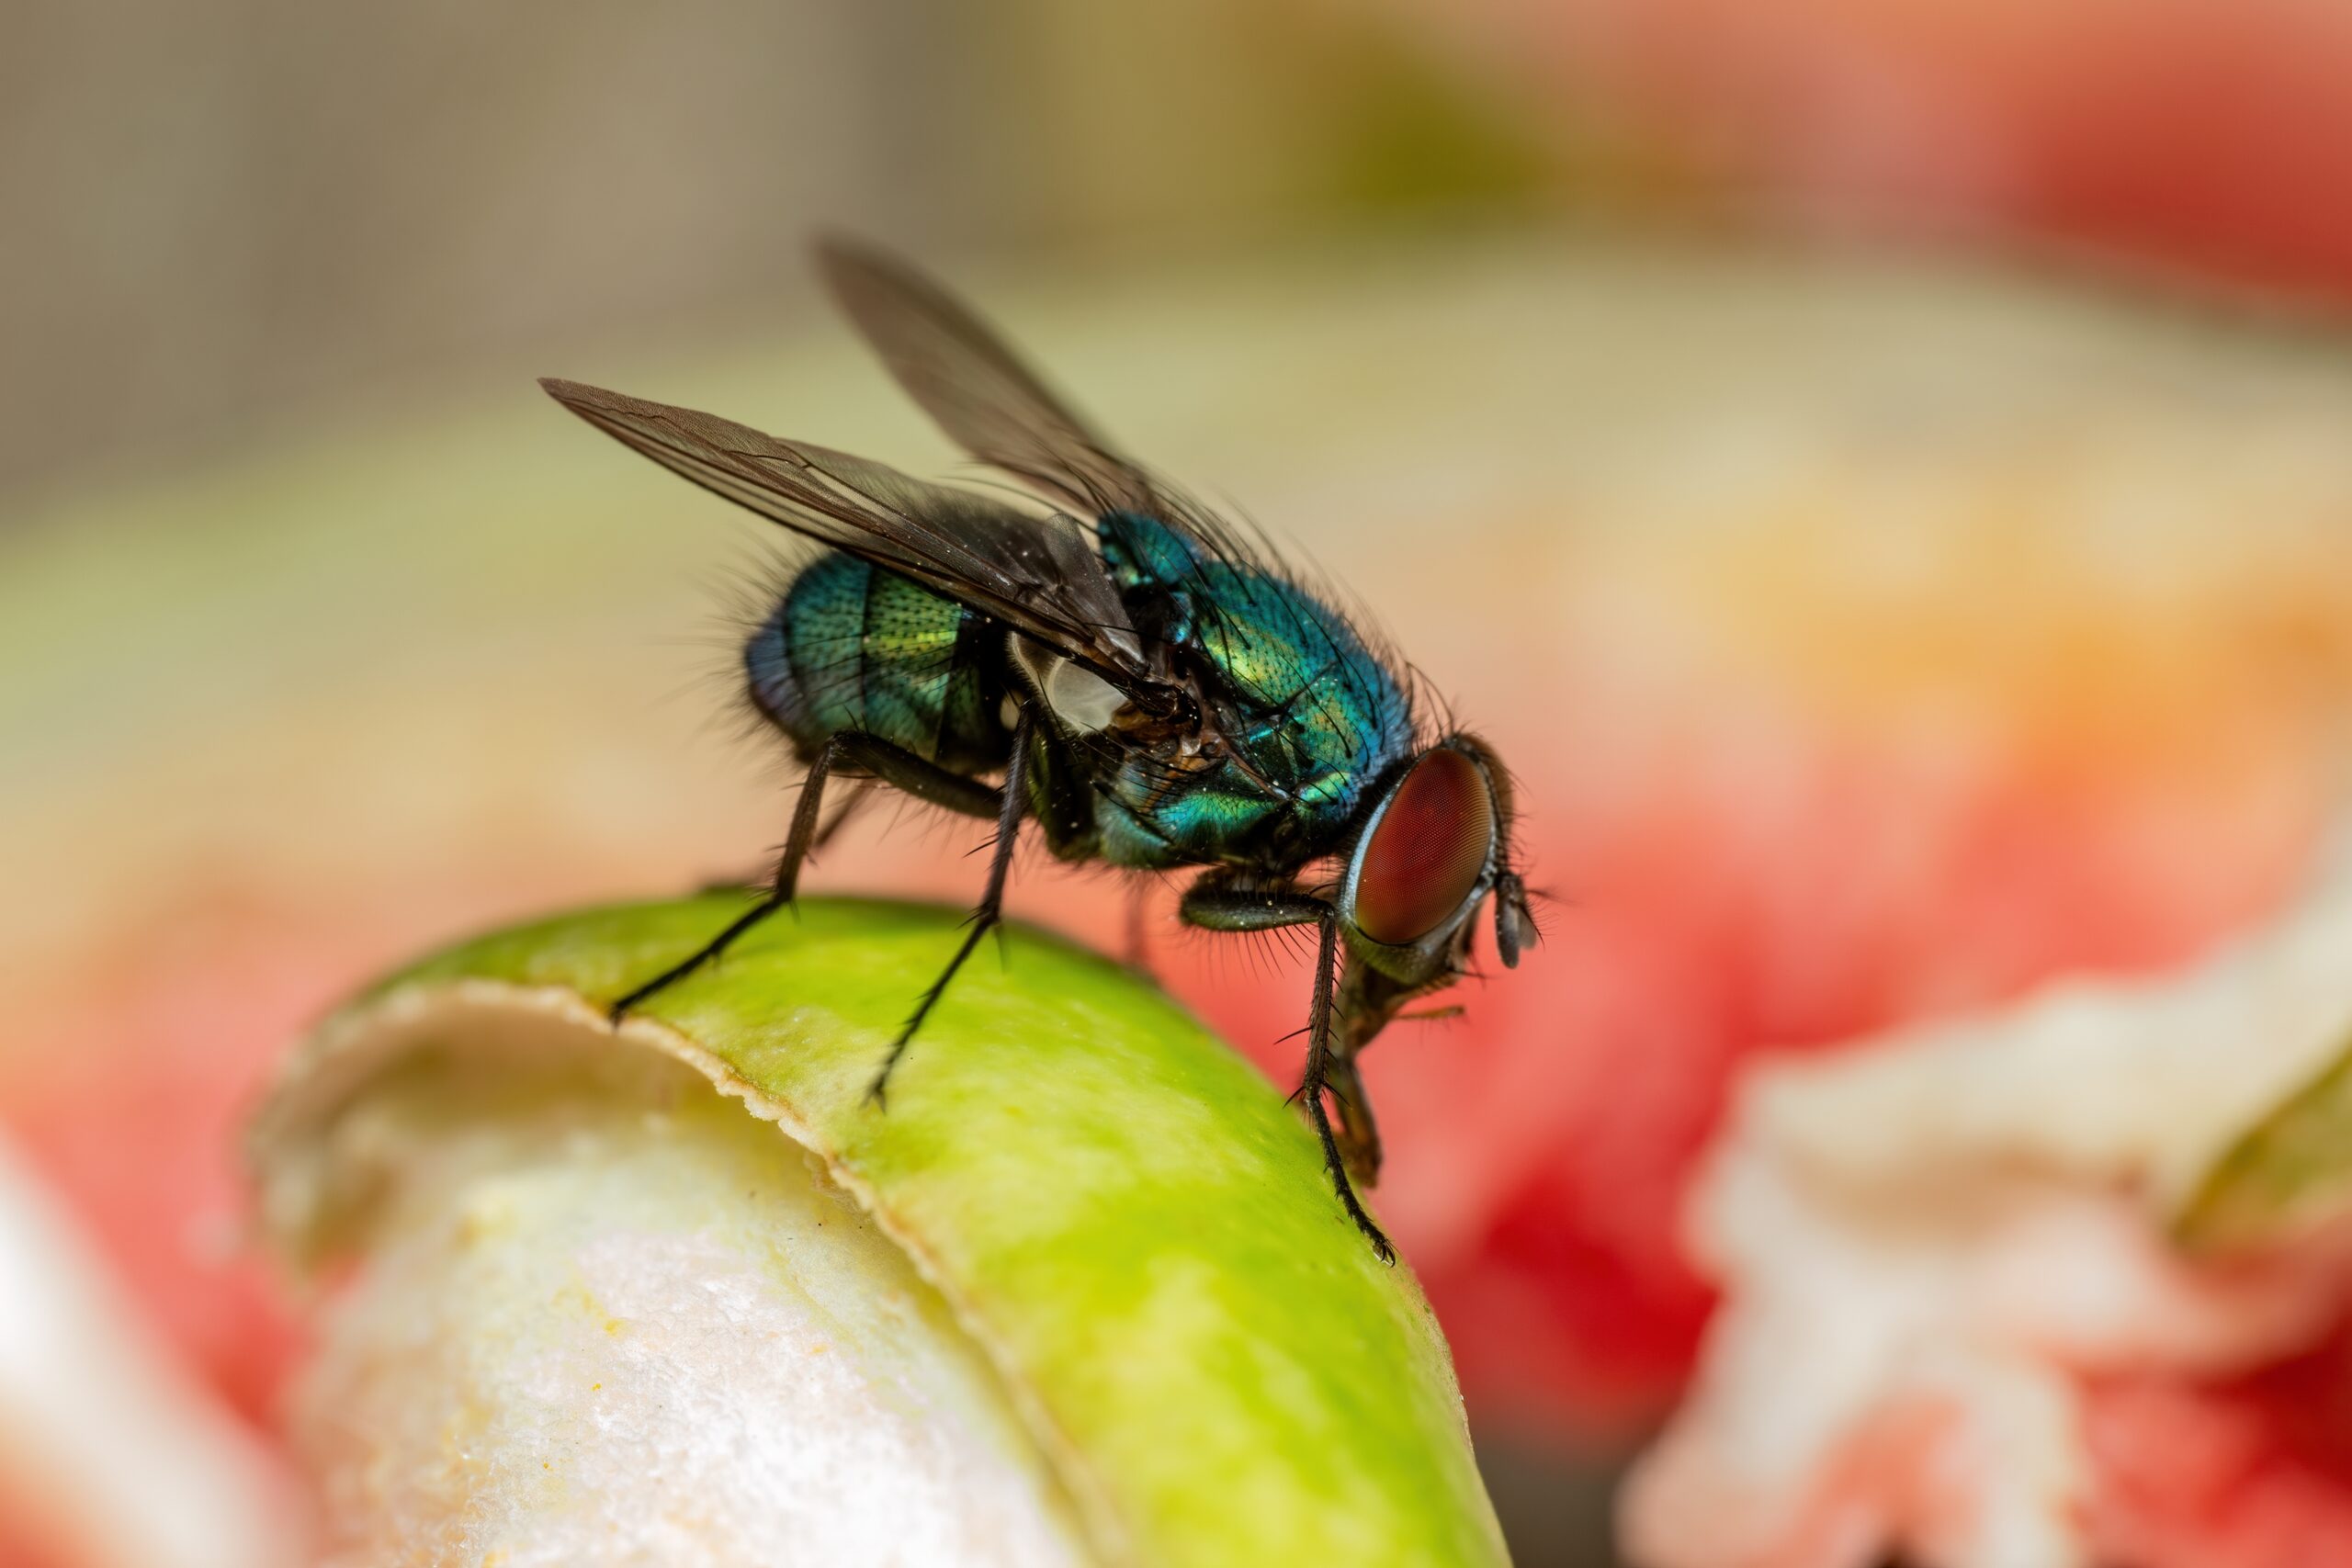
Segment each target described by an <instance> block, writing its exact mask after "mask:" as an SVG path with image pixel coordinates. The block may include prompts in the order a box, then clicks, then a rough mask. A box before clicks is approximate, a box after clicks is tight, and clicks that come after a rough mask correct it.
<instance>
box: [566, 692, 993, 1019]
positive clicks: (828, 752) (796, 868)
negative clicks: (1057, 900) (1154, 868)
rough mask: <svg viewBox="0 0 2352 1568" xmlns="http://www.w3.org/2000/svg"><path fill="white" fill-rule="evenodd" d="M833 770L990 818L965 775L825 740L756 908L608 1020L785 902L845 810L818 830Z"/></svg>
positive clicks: (868, 741)
mask: <svg viewBox="0 0 2352 1568" xmlns="http://www.w3.org/2000/svg"><path fill="white" fill-rule="evenodd" d="M841 766H849V767H854V768H860V769H863V770H864V771H865V772H866V773H871V774H872V775H873V776H874V777H875V778H876V779H878V780H880V781H881V782H883V783H885V784H894V785H896V786H897V787H899V789H902V790H905V791H906V792H907V793H908V794H910V795H914V796H916V797H917V798H919V799H922V800H926V801H929V802H930V803H931V804H933V805H934V806H942V807H946V808H947V809H948V810H950V811H960V812H962V813H964V814H965V815H966V816H971V817H991V816H994V815H996V811H997V792H996V791H995V790H993V789H990V788H989V786H988V785H986V784H980V783H978V782H976V781H975V780H972V779H967V778H965V777H964V776H963V775H961V774H960V773H949V772H948V771H947V770H946V769H944V768H942V767H940V766H939V765H937V764H936V763H933V762H927V761H923V759H922V758H921V757H918V756H916V755H915V754H914V753H913V752H911V751H909V750H906V749H905V748H903V747H899V746H893V745H892V744H890V742H888V741H887V740H883V739H877V738H876V737H875V736H871V735H864V734H860V733H858V732H856V731H854V730H848V731H843V732H842V733H841V734H838V735H835V736H832V737H831V738H830V739H827V740H826V742H825V743H824V745H822V746H820V747H819V748H818V749H817V755H816V756H815V757H814V758H813V759H811V760H810V761H809V776H808V778H807V780H806V781H805V782H804V783H803V784H801V786H800V802H799V804H798V805H797V806H796V807H794V808H793V812H792V830H791V832H790V833H788V834H787V835H786V838H785V841H784V853H783V854H782V856H780V857H779V858H778V859H777V861H776V863H775V875H773V876H772V877H770V878H769V879H768V890H767V892H765V893H764V894H763V895H762V896H761V897H760V901H759V902H758V903H756V904H753V905H752V907H751V908H748V909H746V910H744V911H743V912H742V913H741V914H740V915H738V916H736V917H735V918H734V919H732V920H729V922H728V923H727V925H726V927H725V928H724V929H723V930H721V931H719V933H718V935H717V936H714V937H712V938H711V939H710V940H709V941H708V942H705V943H703V945H702V946H701V947H700V948H699V949H697V950H696V951H695V952H694V953H691V954H690V955H688V956H687V957H685V958H684V959H682V960H680V961H679V962H678V963H676V964H672V965H671V966H670V967H669V968H667V969H664V970H663V971H662V973H661V974H659V975H656V976H653V978H651V979H650V980H648V981H646V982H645V984H643V985H641V986H639V987H637V988H636V989H635V990H632V991H630V992H629V993H628V995H627V996H624V997H622V998H620V999H619V1000H618V1001H616V1002H615V1003H614V1004H613V1005H612V1009H611V1014H612V1019H613V1021H614V1022H616V1023H618V1022H619V1021H621V1020H622V1019H623V1018H625V1017H627V1016H628V1012H629V1010H631V1009H632V1008H634V1007H636V1006H637V1005H638V1004H639V1002H642V1001H643V1000H645V999H646V998H648V997H650V996H653V995H654V994H656V993H657V992H660V991H664V990H667V989H668V988H669V987H672V986H673V985H675V984H677V983H678V982H679V981H680V980H683V979H684V978H685V977H686V976H689V975H691V974H693V973H694V972H695V970H697V969H700V968H701V967H703V965H705V964H708V963H710V962H711V961H712V960H713V959H715V958H717V957H718V955H719V954H720V953H725V952H726V951H727V950H728V948H729V947H731V946H733V945H734V943H735V942H736V939H738V938H739V937H741V935H742V934H743V933H744V932H745V931H750V930H751V929H752V927H753V926H756V925H758V924H759V923H760V922H761V921H762V920H764V919H767V918H768V917H769V916H770V915H773V914H775V912H776V911H777V910H778V909H781V908H785V907H786V906H787V905H789V904H790V903H791V902H792V900H793V897H794V895H795V894H796V893H797V891H798V888H799V886H800V867H801V864H802V863H803V862H805V861H806V860H807V859H808V858H809V851H810V849H812V848H813V847H815V845H816V844H817V843H818V842H820V840H822V839H824V838H828V837H831V832H832V829H835V828H838V827H839V826H840V825H841V820H842V817H843V816H846V815H847V814H848V813H847V809H846V808H845V809H844V810H843V811H842V813H841V814H839V815H837V816H836V817H835V818H833V820H832V821H831V823H829V824H826V825H825V827H824V830H823V831H822V832H821V833H820V830H819V823H820V816H819V813H820V810H821V808H822V807H823V804H824V798H825V781H826V779H827V778H828V777H829V776H830V775H831V773H832V772H833V770H834V769H835V768H836V767H841ZM859 783H860V784H861V786H863V785H865V783H866V781H865V780H860V781H859ZM861 793H863V790H862V789H861ZM855 804H856V798H855V797H853V798H852V800H851V801H850V805H851V806H853V807H854V805H855Z"/></svg>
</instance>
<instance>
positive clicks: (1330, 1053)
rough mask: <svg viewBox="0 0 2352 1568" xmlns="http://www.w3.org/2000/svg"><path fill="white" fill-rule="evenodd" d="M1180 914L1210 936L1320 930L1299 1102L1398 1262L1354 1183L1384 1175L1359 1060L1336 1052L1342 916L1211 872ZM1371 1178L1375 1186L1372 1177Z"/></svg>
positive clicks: (1362, 1220)
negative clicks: (1359, 1171) (1357, 1175)
mask: <svg viewBox="0 0 2352 1568" xmlns="http://www.w3.org/2000/svg"><path fill="white" fill-rule="evenodd" d="M1177 913H1178V915H1179V916H1180V917H1181V918H1182V919H1183V920H1184V922H1185V923H1186V924H1187V925H1193V926H1198V927H1199V928H1201V929H1202V930H1204V931H1273V930H1276V929H1278V928H1280V927H1283V926H1303V925H1310V924H1311V925H1313V926H1315V927H1317V930H1318V932H1319V936H1320V940H1319V941H1318V942H1317V943H1316V953H1315V1004H1314V1009H1313V1011H1312V1012H1310V1013H1309V1015H1308V1022H1307V1031H1306V1072H1305V1074H1304V1075H1302V1076H1301V1077H1300V1079H1299V1084H1298V1100H1299V1103H1300V1104H1301V1105H1302V1106H1304V1107H1305V1108H1306V1120H1307V1122H1308V1124H1309V1125H1311V1126H1312V1127H1313V1128H1314V1129H1315V1139H1316V1142H1317V1143H1318V1144H1320V1145H1322V1146H1323V1167H1324V1168H1325V1169H1326V1170H1328V1171H1329V1172H1330V1173H1331V1186H1332V1189H1333V1190H1335V1191H1337V1192H1338V1193H1339V1195H1340V1207H1341V1208H1343V1209H1345V1210H1347V1212H1348V1218H1350V1219H1351V1220H1353V1221H1354V1222H1355V1224H1356V1228H1357V1229H1358V1230H1360V1231H1362V1232H1363V1235H1364V1239H1365V1240H1366V1241H1369V1242H1370V1243H1372V1249H1373V1251H1374V1252H1375V1253H1376V1254H1378V1255H1379V1258H1380V1260H1381V1261H1382V1262H1383V1263H1394V1262H1396V1261H1397V1249H1396V1248H1395V1247H1391V1246H1389V1245H1388V1238H1387V1237H1386V1236H1385V1235H1381V1234H1380V1227H1379V1226H1378V1225H1376V1224H1373V1220H1372V1216H1371V1215H1370V1214H1369V1213H1365V1211H1364V1206H1363V1201H1361V1200H1360V1199H1358V1198H1357V1197H1356V1190H1355V1186H1354V1184H1353V1183H1352V1182H1351V1180H1350V1179H1349V1173H1350V1171H1351V1170H1352V1169H1354V1168H1357V1167H1358V1166H1362V1167H1363V1168H1365V1169H1366V1170H1368V1171H1376V1170H1378V1168H1379V1165H1380V1156H1379V1148H1380V1141H1379V1134H1378V1133H1377V1132H1376V1131H1375V1130H1374V1125H1373V1121H1372V1102H1371V1100H1367V1099H1366V1098H1365V1097H1364V1092H1363V1079H1362V1078H1361V1077H1358V1076H1357V1074H1356V1070H1355V1060H1354V1055H1353V1053H1352V1052H1347V1053H1344V1054H1343V1053H1342V1052H1340V1051H1338V1050H1335V1049H1334V1047H1333V1042H1332V1029H1333V1022H1334V1016H1333V1015H1334V1011H1335V1009H1334V1008H1333V1005H1332V1003H1333V993H1334V991H1335V990H1336V989H1337V985H1338V978H1339V969H1340V912H1339V910H1338V909H1337V908H1333V906H1332V904H1331V901H1330V900H1329V899H1328V898H1318V897H1315V896H1314V895H1312V894H1309V893H1301V892H1298V891H1297V890H1295V889H1294V888H1290V887H1284V886H1272V887H1248V886H1237V885H1235V884H1234V883H1232V882H1230V881H1228V880H1227V879H1225V878H1224V877H1221V876H1218V875H1217V874H1214V873H1212V874H1209V875H1207V876H1204V877H1202V878H1201V879H1200V880H1199V881H1197V882H1195V883H1193V886H1190V887H1188V888H1186V889H1185V890H1184V897H1183V899H1182V902H1181V903H1180V904H1179V905H1178V906H1177ZM1326 1089H1330V1090H1332V1091H1333V1094H1334V1097H1335V1098H1337V1099H1338V1100H1340V1122H1341V1126H1342V1128H1343V1129H1345V1130H1346V1131H1347V1133H1348V1137H1349V1142H1348V1146H1347V1148H1346V1150H1345V1151H1343V1150H1342V1148H1341V1145H1340V1135H1339V1134H1337V1133H1335V1132H1334V1131H1333V1129H1332V1126H1331V1113H1330V1111H1329V1108H1328V1107H1326V1106H1325V1104H1324V1103H1323V1094H1324V1091H1325V1090H1326ZM1351 1118H1352V1120H1351ZM1360 1139H1361V1140H1364V1141H1360ZM1368 1181H1369V1177H1367V1182H1368Z"/></svg>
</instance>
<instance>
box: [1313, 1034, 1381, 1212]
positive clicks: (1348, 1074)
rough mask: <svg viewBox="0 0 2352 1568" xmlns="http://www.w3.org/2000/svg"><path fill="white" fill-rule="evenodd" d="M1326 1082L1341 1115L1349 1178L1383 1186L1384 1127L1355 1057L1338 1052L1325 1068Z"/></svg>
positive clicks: (1363, 1184) (1343, 1051)
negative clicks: (1382, 1133) (1381, 1153)
mask: <svg viewBox="0 0 2352 1568" xmlns="http://www.w3.org/2000/svg"><path fill="white" fill-rule="evenodd" d="M1323 1080H1324V1082H1326V1083H1328V1084H1329V1085H1330V1086H1331V1103H1332V1105H1333V1106H1334V1107H1336V1108H1337V1109H1338V1111H1339V1112H1340V1126H1339V1138H1340V1155H1341V1156H1343V1157H1344V1158H1345V1159H1346V1161H1347V1165H1348V1174H1349V1175H1350V1176H1352V1177H1354V1178H1355V1179H1356V1181H1357V1183H1358V1184H1359V1185H1361V1186H1364V1187H1377V1186H1379V1185H1380V1123H1379V1122H1377V1121H1376V1120H1374V1117H1373V1114H1372V1097H1371V1096H1370V1095H1368V1094H1366V1093H1365V1092H1364V1087H1363V1074H1361V1073H1359V1072H1357V1071H1356V1058H1355V1053H1353V1052H1351V1051H1346V1050H1334V1051H1333V1052H1332V1053H1331V1059H1330V1061H1329V1062H1328V1063H1327V1064H1325V1066H1324V1069H1323Z"/></svg>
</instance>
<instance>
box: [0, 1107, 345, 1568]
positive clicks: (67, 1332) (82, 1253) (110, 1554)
mask: <svg viewBox="0 0 2352 1568" xmlns="http://www.w3.org/2000/svg"><path fill="white" fill-rule="evenodd" d="M0 1511H5V1512H6V1513H7V1514H8V1515H9V1516H10V1517H12V1518H17V1519H22V1520H24V1521H26V1522H27V1523H28V1524H29V1525H30V1527H31V1529H32V1533H33V1535H34V1537H35V1539H36V1540H39V1541H40V1543H41V1544H42V1545H43V1546H44V1547H46V1548H47V1549H49V1550H51V1551H55V1552H57V1553H58V1554H59V1555H60V1556H61V1557H62V1559H63V1560H64V1561H66V1562H72V1563H74V1564H75V1565H76V1568H281V1565H286V1564H291V1563H293V1562H296V1561H297V1560H298V1549H299V1537H298V1533H297V1528H298V1527H297V1519H298V1515H297V1511H296V1506H295V1498H294V1493H293V1491H292V1488H291V1486H290V1484H289V1483H288V1480H287V1478H286V1477H284V1476H283V1475H281V1474H280V1473H279V1472H278V1471H277V1467H276V1464H275V1461H273V1460H272V1459H271V1458H270V1457H269V1455H268V1454H267V1453H266V1450H264V1449H263V1448H262V1446H261V1445H260V1444H259V1443H258V1442H256V1441H255V1440H254V1438H253V1436H252V1434H251V1433H249V1432H248V1431H247V1430H246V1429H245V1428H244V1427H243V1426H242V1425H241V1424H240V1423H239V1422H238V1421H237V1419H236V1418H235V1417H234V1416H232V1414H231V1413H230V1412H228V1411H227V1410H225V1409H222V1408H221V1407H220V1405H219V1404H217V1403H216V1402H215V1401H214V1399H213V1397H212V1396H211V1394H210V1393H209V1392H208V1391H206V1390H205V1389H203V1388H202V1387H200V1386H199V1385H198V1383H197V1382H196V1381H195V1380H194V1379H193V1378H192V1377H190V1376H189V1374H188V1372H187V1370H186V1369H185V1368H184V1367H182V1366H181V1365H180V1364H179V1363H178V1362H177V1360H176V1359H175V1357H174V1355H173V1353H172V1351H171V1350H170V1349H169V1348H167V1347H166V1346H164V1344H163V1343H162V1342H161V1341H160V1340H159V1339H158V1338H157V1337H156V1336H155V1335H154V1333H153V1330H152V1329H151V1328H150V1327H149V1325H147V1323H146V1322H145V1321H143V1320H142V1319H141V1316H140V1314H139V1310H138V1307H137V1305H136V1303H133V1302H131V1301H130V1299H129V1298H128V1297H127V1296H126V1295H125V1293H124V1292H123V1290H122V1288H121V1286H120V1285H119V1283H118V1282H117V1281H116V1280H114V1279H113V1278H111V1277H110V1275H109V1274H108V1272H107V1269H106V1267H105V1265H104V1264H103V1262H102V1261H101V1260H100V1259H99V1258H98V1257H97V1256H96V1253H95V1252H94V1251H93V1250H92V1249H91V1247H89V1246H88V1244H87V1243H86V1242H85V1240H84V1238H83V1237H82V1236H81V1235H79V1234H77V1232H76V1230H75V1228H74V1223H73V1221H72V1220H71V1219H70V1218H69V1217H68V1216H67V1215H66V1214H65V1213H63V1212H62V1210H61V1209H60V1208H59V1207H58V1206H57V1205H56V1203H55V1202H54V1201H53V1200H51V1198H50V1197H49V1195H48V1194H47V1193H45V1192H43V1191H42V1190H40V1187H39V1185H38V1184H37V1183H36V1182H35V1181H34V1179H33V1177H32V1174H31V1172H30V1171H28V1170H27V1169H26V1168H24V1166H23V1165H22V1163H21V1162H20V1161H19V1160H18V1159H17V1158H16V1156H14V1155H13V1154H12V1153H11V1152H10V1150H9V1149H8V1147H7V1145H6V1144H5V1143H0Z"/></svg>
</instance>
